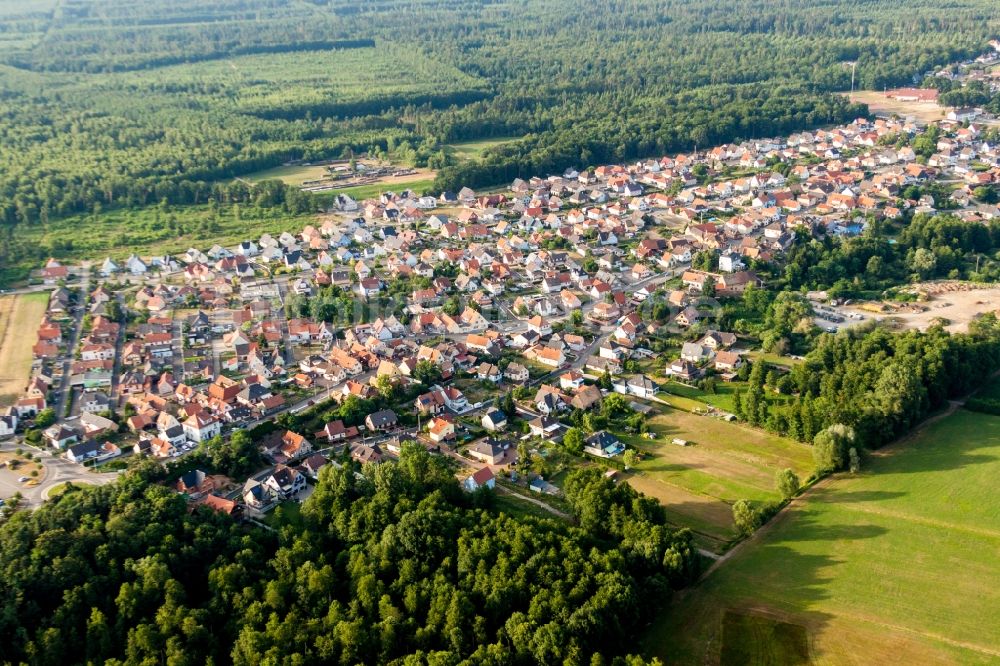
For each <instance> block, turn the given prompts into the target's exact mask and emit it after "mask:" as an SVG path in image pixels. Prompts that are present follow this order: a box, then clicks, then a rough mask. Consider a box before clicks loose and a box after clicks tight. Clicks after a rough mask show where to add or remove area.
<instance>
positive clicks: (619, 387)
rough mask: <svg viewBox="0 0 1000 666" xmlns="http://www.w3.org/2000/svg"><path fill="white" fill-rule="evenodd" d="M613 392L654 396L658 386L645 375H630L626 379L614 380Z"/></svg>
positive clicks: (647, 396) (644, 396)
mask: <svg viewBox="0 0 1000 666" xmlns="http://www.w3.org/2000/svg"><path fill="white" fill-rule="evenodd" d="M614 388H615V392H616V393H621V394H623V395H634V396H636V397H639V398H652V397H654V396H656V394H657V392H658V391H659V390H660V387H659V386H658V385H657V384H656V382H654V381H653V380H652V379H650V378H649V377H647V376H646V375H637V376H635V377H630V378H629V379H628V380H627V381H625V382H622V381H621V380H618V381H616V382H615V386H614Z"/></svg>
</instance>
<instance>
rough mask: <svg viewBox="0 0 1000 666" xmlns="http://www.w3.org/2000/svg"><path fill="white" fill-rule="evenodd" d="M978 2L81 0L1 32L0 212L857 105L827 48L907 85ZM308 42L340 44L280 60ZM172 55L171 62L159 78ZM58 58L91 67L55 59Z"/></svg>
mask: <svg viewBox="0 0 1000 666" xmlns="http://www.w3.org/2000/svg"><path fill="white" fill-rule="evenodd" d="M8 11H10V10H8ZM45 17H47V19H46V18H45ZM998 17H1000V7H998V6H997V5H996V4H995V3H993V2H990V1H989V0H968V1H967V2H965V3H964V4H963V5H962V6H960V7H951V8H949V11H948V12H941V11H940V8H939V6H937V4H936V3H934V2H932V1H931V0H918V1H915V2H902V1H901V0H892V1H890V2H885V3H881V4H880V5H879V7H878V11H875V12H872V11H871V7H870V6H869V3H867V2H862V1H860V0H838V1H837V2H834V3H830V2H822V1H820V0H809V1H808V2H796V3H794V4H792V3H790V1H783V2H777V3H776V2H773V1H772V0H753V1H752V2H749V3H747V2H738V1H737V0H713V1H712V2H710V3H690V2H686V1H682V0H667V1H664V2H658V3H645V2H637V1H636V0H625V1H624V2H618V3H612V4H610V5H600V6H595V7H592V8H590V9H589V10H588V12H586V13H585V14H583V13H581V12H580V11H579V7H578V5H577V3H573V2H570V1H569V0H557V1H555V2H552V1H551V0H527V1H526V2H523V3H519V4H518V5H517V6H516V7H515V6H513V5H503V4H493V3H488V2H482V1H480V0H450V1H448V2H429V1H418V2H410V1H409V0H407V1H405V2H404V1H402V0H387V1H385V2H378V3H364V4H363V5H361V6H358V5H357V3H355V2H353V1H346V0H334V1H333V2H314V3H298V4H292V5H289V4H288V3H286V2H277V1H275V0H227V1H226V2H221V3H210V4H208V5H206V4H205V3H204V2H198V1H197V0H179V1H175V2H166V1H158V2H149V3H140V4H137V3H134V2H129V1H126V0H88V1H87V2H79V3H71V4H68V5H62V6H60V9H59V11H58V12H53V13H52V14H44V15H40V14H37V13H31V12H28V13H23V12H22V13H21V14H18V15H17V16H12V17H11V20H10V22H9V24H10V30H11V31H13V32H17V31H18V30H24V31H26V32H25V33H24V34H38V33H44V35H45V36H44V38H42V39H40V40H31V39H25V40H22V41H23V43H24V44H27V45H28V46H26V47H24V48H14V49H11V50H8V51H6V52H5V53H4V54H0V57H6V58H7V59H8V62H16V63H17V64H18V65H19V66H22V67H25V68H30V70H31V71H27V70H16V69H8V70H5V71H4V72H2V73H0V137H2V139H3V140H2V141H0V161H2V162H3V164H4V165H5V168H4V170H3V174H2V176H0V198H2V200H3V201H5V202H8V203H7V207H6V208H5V210H4V211H0V222H3V223H4V224H12V223H28V224H35V223H38V222H44V221H45V218H46V217H49V218H51V217H53V216H57V217H61V216H65V215H70V214H74V213H78V212H81V211H89V210H92V208H93V204H94V203H95V202H97V201H101V205H102V206H105V207H107V206H108V205H113V203H114V205H116V204H119V203H120V204H122V205H128V206H133V205H142V204H143V203H144V202H148V201H149V200H150V195H149V194H148V193H149V191H150V190H152V189H153V188H154V187H156V186H158V184H159V181H169V182H170V183H172V184H173V185H178V184H180V183H182V182H183V181H190V182H197V181H211V180H216V179H229V178H232V177H234V176H239V175H241V174H246V173H249V172H253V171H257V170H261V169H265V168H269V167H273V166H277V165H279V164H281V163H283V162H286V161H288V160H293V159H304V160H318V159H328V158H336V157H343V156H345V155H349V154H351V153H353V154H355V155H357V154H361V153H365V152H368V153H372V154H376V155H379V156H384V155H391V156H393V157H394V158H396V159H397V160H398V161H406V162H409V163H413V164H415V165H418V166H432V167H435V168H439V169H440V168H441V167H448V165H449V164H450V165H451V168H445V169H443V170H442V171H441V177H440V179H439V180H438V183H437V187H438V188H442V189H443V188H448V189H456V188H458V187H461V186H466V185H471V186H473V187H477V186H481V185H494V184H497V183H503V182H509V181H510V180H511V179H512V178H514V177H516V176H526V175H535V174H537V173H550V172H558V171H562V170H564V169H566V168H567V167H570V166H576V167H583V166H589V165H593V164H597V163H601V162H613V161H620V160H625V159H632V158H635V157H640V156H654V155H659V154H662V153H665V152H671V151H680V150H688V149H690V148H692V147H695V146H698V147H707V146H710V145H713V144H715V143H719V142H723V141H729V140H734V139H740V138H753V137H760V136H764V135H774V134H782V133H787V132H790V131H793V130H798V129H803V128H806V127H815V126H818V125H825V124H830V123H837V122H842V121H844V120H849V119H850V118H851V117H852V116H854V115H858V114H861V113H863V112H864V109H863V107H860V106H853V105H850V104H848V103H847V102H846V101H845V100H844V99H842V98H841V97H840V96H834V95H830V94H828V93H830V92H831V91H842V90H845V89H847V88H848V87H849V86H850V82H851V79H850V75H851V68H850V67H849V66H847V64H846V63H848V62H851V61H856V62H857V63H858V66H857V85H858V86H859V87H868V88H876V89H881V88H883V87H884V86H892V85H900V84H908V83H912V82H913V80H914V77H915V76H920V75H923V74H924V73H925V72H927V71H928V70H933V69H934V68H937V67H941V66H943V65H945V64H947V63H949V62H954V61H955V60H958V59H962V58H966V57H969V56H972V55H975V54H977V53H979V52H981V51H982V50H983V49H984V48H985V44H986V40H987V39H989V38H991V37H994V36H995V34H996V32H997V30H996V27H997V25H996V22H997V19H998ZM191 19H199V20H191ZM46 20H47V21H48V24H47V25H40V24H39V22H44V21H46ZM368 44H375V45H376V47H375V48H374V49H368V48H364V49H359V48H357V47H365V46H366V45H368ZM314 47H322V48H323V49H326V48H328V47H329V48H333V49H340V50H338V51H336V52H335V53H334V54H330V53H328V52H327V51H323V50H321V51H315V50H310V51H302V49H303V48H314ZM259 52H266V53H268V54H270V55H268V56H263V55H262V56H259V59H258V60H255V61H253V62H234V63H232V67H226V68H223V69H218V68H216V69H215V70H213V69H212V68H211V67H209V66H210V65H211V64H212V63H211V62H210V61H205V60H204V59H205V58H216V57H219V56H220V55H239V54H246V53H259ZM289 52H294V53H295V54H296V55H295V57H294V58H293V57H285V56H286V54H287V53H289ZM362 52H363V55H362ZM510 53H517V56H518V57H517V58H511V57H510ZM321 56H326V57H327V60H325V61H321ZM181 61H183V62H192V63H194V64H192V65H190V66H187V68H186V69H185V68H171V69H170V70H161V69H158V67H160V66H162V65H163V64H166V63H172V62H181ZM35 70H37V72H36V71H35ZM81 70H83V71H88V72H94V75H93V76H88V77H84V78H80V77H78V76H69V75H64V74H60V73H59V72H76V71H81ZM125 70H127V71H125ZM105 72H121V73H105ZM496 136H523V137H525V138H524V139H522V140H520V141H514V142H510V143H506V144H504V145H502V146H497V147H495V148H492V149H490V150H488V151H486V154H485V156H484V159H483V160H482V161H481V163H479V164H476V163H468V164H457V163H456V162H455V159H454V158H453V157H452V156H451V155H450V154H449V152H448V151H447V150H446V149H445V146H446V144H447V143H449V142H454V141H461V140H471V139H480V138H488V137H496ZM168 199H169V197H168ZM156 200H159V199H156ZM169 200H170V202H171V203H180V202H182V200H183V197H177V198H176V199H169ZM112 202H113V203H112Z"/></svg>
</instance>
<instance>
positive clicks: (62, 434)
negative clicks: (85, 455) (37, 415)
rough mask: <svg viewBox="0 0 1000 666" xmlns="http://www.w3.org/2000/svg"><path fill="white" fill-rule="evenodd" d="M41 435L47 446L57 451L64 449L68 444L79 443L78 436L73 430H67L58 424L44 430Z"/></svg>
mask: <svg viewBox="0 0 1000 666" xmlns="http://www.w3.org/2000/svg"><path fill="white" fill-rule="evenodd" d="M43 434H44V435H45V441H47V442H48V443H49V446H53V447H55V448H57V449H65V448H66V447H67V446H69V445H70V444H76V443H77V442H79V441H80V435H79V434H77V432H76V431H75V430H72V429H70V428H67V427H66V426H64V425H62V424H60V423H57V424H55V425H53V426H51V427H49V428H46V429H45V432H44V433H43Z"/></svg>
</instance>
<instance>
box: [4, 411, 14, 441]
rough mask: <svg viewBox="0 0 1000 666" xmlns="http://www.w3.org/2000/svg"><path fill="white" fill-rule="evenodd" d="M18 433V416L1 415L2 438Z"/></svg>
mask: <svg viewBox="0 0 1000 666" xmlns="http://www.w3.org/2000/svg"><path fill="white" fill-rule="evenodd" d="M16 431H17V415H15V414H13V413H10V414H0V437H7V436H8V435H13V434H14V433H15V432H16Z"/></svg>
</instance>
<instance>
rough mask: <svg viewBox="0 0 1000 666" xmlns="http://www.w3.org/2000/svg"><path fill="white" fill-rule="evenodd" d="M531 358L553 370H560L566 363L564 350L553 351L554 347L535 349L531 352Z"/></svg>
mask: <svg viewBox="0 0 1000 666" xmlns="http://www.w3.org/2000/svg"><path fill="white" fill-rule="evenodd" d="M530 356H531V357H532V358H534V359H535V360H536V361H538V362H539V363H542V364H543V365H547V366H550V367H553V368H558V367H559V366H561V365H562V364H563V363H565V362H566V356H565V354H563V351H562V349H553V348H552V347H535V348H534V349H533V350H531V353H530Z"/></svg>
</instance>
